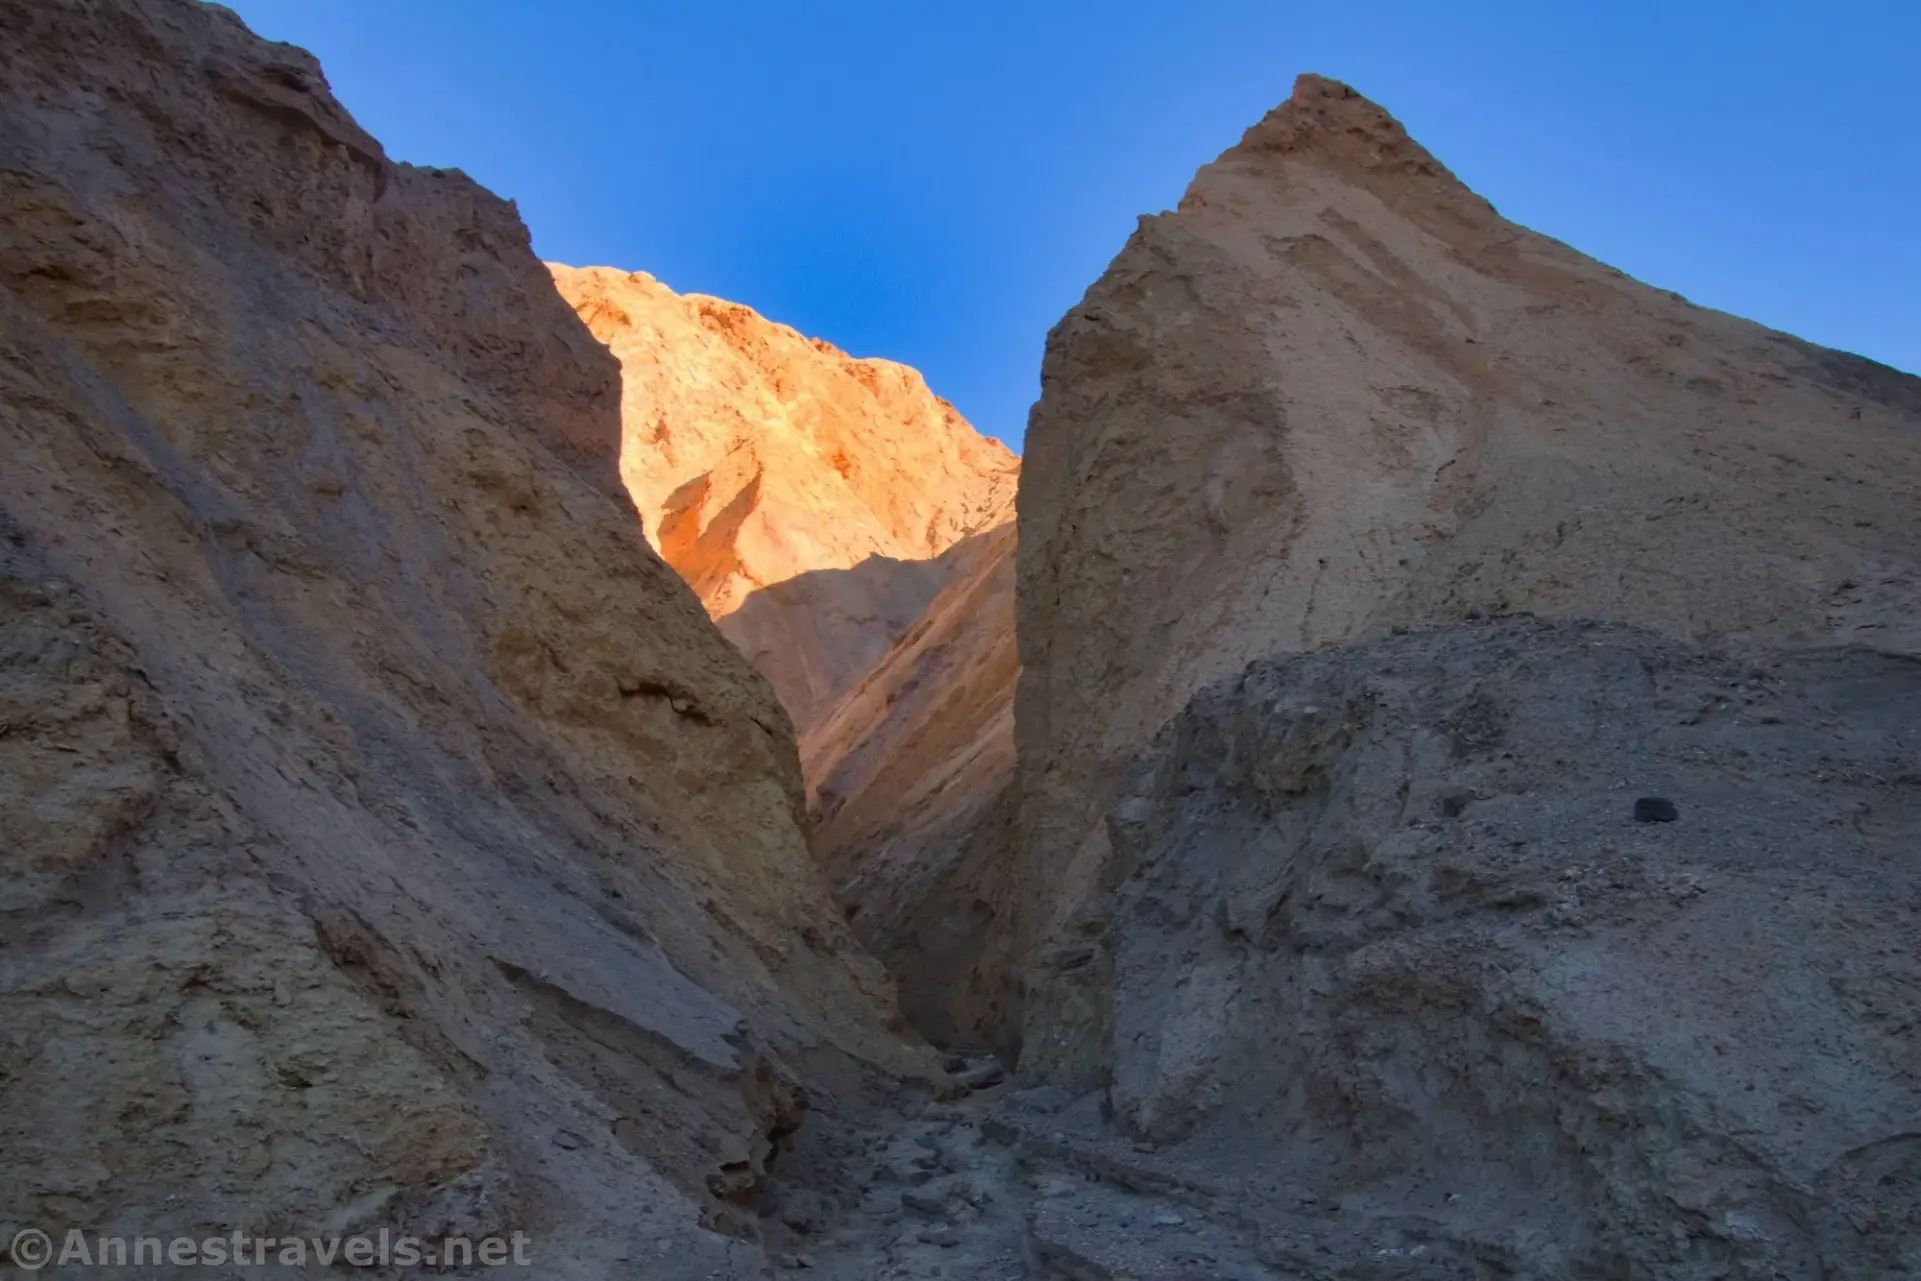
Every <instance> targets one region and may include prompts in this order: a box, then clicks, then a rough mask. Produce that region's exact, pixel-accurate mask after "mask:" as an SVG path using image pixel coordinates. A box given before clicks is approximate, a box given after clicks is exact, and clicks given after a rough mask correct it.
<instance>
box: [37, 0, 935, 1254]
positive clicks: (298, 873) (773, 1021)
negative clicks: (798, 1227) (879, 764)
mask: <svg viewBox="0 0 1921 1281" xmlns="http://www.w3.org/2000/svg"><path fill="white" fill-rule="evenodd" d="M0 29H4V30H5V31H6V32H7V37H6V39H5V41H4V42H0V139H4V142H0V151H3V152H4V157H3V158H0V457H4V458H5V460H6V461H5V465H4V466H3V467H0V514H3V515H4V527H3V528H0V536H3V537H0V571H4V572H3V573H0V580H3V584H0V831H4V833H5V839H4V843H3V844H0V911H4V912H5V914H6V920H7V921H8V925H7V931H8V936H7V938H6V944H7V946H6V947H5V948H4V949H0V1072H4V1077H5V1080H6V1081H7V1082H8V1087H7V1089H6V1090H5V1091H4V1092H0V1147H3V1148H4V1149H5V1151H6V1153H7V1160H6V1162H5V1168H4V1169H0V1213H3V1214H4V1215H5V1216H7V1217H8V1218H9V1220H12V1219H14V1218H15V1216H17V1217H18V1218H19V1219H22V1220H25V1221H27V1222H32V1223H36V1224H38V1225H39V1226H42V1227H44V1228H46V1229H48V1230H50V1231H55V1232H56V1236H57V1235H58V1231H59V1230H62V1229H64V1228H67V1227H83V1228H86V1229H88V1230H90V1231H101V1232H110V1231H124V1232H132V1231H136V1230H138V1231H142V1232H147V1233H154V1232H158V1233H160V1234H162V1235H168V1234H169V1233H170V1231H192V1232H194V1233H195V1234H196V1235H199V1234H200V1233H201V1231H202V1230H203V1229H208V1230H213V1231H225V1230H229V1229H236V1228H238V1229H246V1230H249V1231H254V1230H272V1229H276V1228H280V1229H290V1230H294V1231H302V1230H304V1231H311V1232H319V1231H325V1230H328V1229H329V1228H330V1227H333V1226H337V1225H339V1224H343V1223H349V1222H352V1223H367V1224H374V1223H379V1224H393V1225H395V1226H399V1227H401V1228H403V1229H412V1230H415V1231H423V1232H448V1231H463V1230H464V1231H468V1232H476V1231H481V1230H499V1229H505V1228H518V1229H522V1230H527V1231H530V1232H532V1233H534V1234H535V1237H536V1240H537V1241H538V1242H540V1243H541V1246H540V1251H539V1253H538V1255H537V1257H538V1258H539V1259H540V1261H541V1263H542V1265H543V1268H542V1270H543V1272H545V1273H550V1274H553V1275H559V1276H567V1275H604V1274H605V1270H606V1268H607V1266H608V1265H609V1260H610V1259H611V1258H613V1257H615V1255H614V1254H613V1253H612V1252H614V1251H624V1250H625V1248H626V1247H625V1245H624V1244H623V1243H624V1242H629V1241H645V1242H646V1243H647V1244H648V1247H649V1248H650V1249H652V1248H657V1247H658V1248H659V1249H660V1251H661V1258H662V1262H661V1264H660V1268H659V1269H658V1270H656V1271H654V1272H652V1273H650V1275H659V1276H663V1277H681V1276H699V1277H707V1276H710V1275H737V1274H740V1273H739V1271H738V1269H740V1268H748V1269H751V1268H752V1267H753V1266H754V1265H752V1264H751V1263H747V1264H738V1265H737V1264H734V1263H730V1262H729V1261H728V1260H729V1259H730V1258H731V1257H732V1256H731V1255H730V1253H729V1251H728V1248H727V1246H728V1243H726V1242H724V1241H722V1240H720V1239H719V1238H717V1237H715V1236H713V1235H711V1234H710V1233H708V1232H705V1231H704V1230H702V1229H700V1228H698V1227H697V1221H699V1220H702V1219H704V1220H705V1221H706V1222H708V1223H710V1224H713V1225H715V1226H719V1227H723V1228H728V1229H729V1230H735V1231H738V1230H743V1228H745V1227H747V1226H750V1225H751V1222H752V1208H751V1205H752V1200H753V1197H754V1195H755V1191H756V1187H757V1185H758V1184H759V1183H760V1181H761V1180H762V1179H763V1178H764V1176H765V1173H766V1170H767V1168H768V1162H769V1161H770V1159H772V1158H774V1156H775V1155H776V1151H777V1148H778V1147H779V1145H780V1144H782V1143H783V1142H784V1141H785V1139H786V1137H787V1136H788V1135H789V1134H790V1133H791V1131H792V1128H793V1126H794V1125H795V1123H796V1122H797V1121H798V1120H799V1119H800V1118H801V1116H802V1115H803V1114H804V1105H805V1100H806V1098H807V1097H808V1096H809V1095H810V1094H813V1093H816V1092H817V1091H821V1090H826V1091H831V1092H832V1093H833V1095H834V1097H835V1098H836V1099H838V1100H839V1101H840V1105H841V1107H842V1109H843V1110H844V1109H847V1108H850V1107H856V1106H857V1105H858V1101H859V1099H860V1097H861V1092H862V1090H863V1088H864V1083H871V1082H877V1081H879V1080H880V1079H881V1077H882V1075H883V1074H890V1073H896V1072H918V1071H921V1070H922V1068H923V1067H924V1065H925V1062H926V1060H925V1058H924V1057H923V1056H922V1055H921V1054H919V1053H916V1052H913V1051H910V1050H908V1049H906V1048H905V1047H904V1046H903V1045H902V1044H901V1043H900V1042H899V1041H898V1040H897V1039H896V1038H895V1037H894V1035H893V1033H892V1032H891V1031H890V1025H891V1026H897V1025H898V1015H897V1014H896V1013H895V1011H894V998H893V995H892V991H891V987H890V985H889V984H888V982H887V981H886V980H885V978H884V976H883V975H882V972H881V970H880V968H879V967H878V965H876V964H875V963H874V962H873V961H872V960H871V959H869V958H867V957H866V956H865V955H863V954H862V953H861V951H860V949H859V948H858V947H857V946H856V944H855V943H854V941H853V939H852V938H851V937H850V936H849V934H848V932H847V929H846V927H845V925H844V923H843V921H842V919H841V916H840V914H839V912H838V911H837V910H836V909H835V907H834V905H833V904H832V902H831V901H830V899H829V897H828V895H827V893H826V891H825V887H824V886H823V885H822V884H821V883H820V881H819V880H818V877H817V873H816V871H815V869H814V868H813V866H812V865H811V862H810V860H809V858H808V855H807V851H806V848H805V845H804V839H803V835H802V832H801V829H800V826H799V824H798V822H797V819H798V818H799V816H800V813H801V789H800V778H799V773H798V769H797V765H796V752H795V746H794V742H793V738H792V735H791V731H790V729H789V726H788V721H787V718H786V716H785V715H784V714H783V713H782V711H781V709H780V706H779V705H778V703H777V702H776V700H775V697H774V694H773V691H772V690H771V689H770V688H769V686H768V685H767V683H766V682H765V681H764V680H763V679H762V678H760V677H759V676H757V675H756V674H755V673H754V672H753V670H752V669H751V668H750V667H749V666H748V665H747V664H746V663H745V662H743V661H742V660H741V658H740V656H739V654H738V653H736V652H735V650H734V649H733V648H732V647H731V646H730V645H729V644H728V643H727V642H726V641H725V640H724V639H723V638H722V637H721V636H720V634H719V633H718V632H717V631H716V630H715V629H714V628H713V627H712V625H711V624H710V623H709V621H708V620H707V618H706V617H705V616H704V615H703V613H702V610H701V608H700V604H699V602H698V601H697V600H696V599H695V597H694V595H693V593H691V592H690V591H688V590H687V589H686V587H685V586H684V585H683V584H682V583H681V582H680V581H679V579H678V578H677V577H676V576H675V574H674V572H673V571H672V570H671V569H670V568H668V566H666V565H665V564H664V563H662V562H661V561H660V560H659V559H658V558H657V557H656V556H655V555H654V554H653V553H652V551H650V550H649V549H648V547H647V546H646V544H645V542H644V541H643V540H642V539H641V537H640V536H639V531H638V528H637V522H636V521H635V519H634V511H633V508H632V506H631V504H630V503H629V501H628V499H627V497H626V495H625V494H624V493H623V492H622V489H621V485H620V479H619V477H618V476H617V474H616V467H615V451H616V450H617V449H619V448H620V447H621V442H622V431H621V423H620V418H619V403H618V398H617V383H616V377H617V371H616V368H615V366H614V362H613V361H612V360H610V359H609V358H608V357H607V355H606V353H605V352H604V351H603V350H602V349H601V348H600V347H599V346H598V345H597V344H596V343H594V342H593V340H592V337H591V336H590V335H589V334H588V333H587V332H586V330H585V329H584V328H583V327H582V326H581V325H580V324H579V323H578V322H577V320H576V319H575V317H574V316H572V315H571V314H569V312H568V309H567V307H566V306H565V304H564V303H562V302H561V300H560V299H558V298H557V297H556V296H555V295H554V293H553V290H552V287H551V282H550V279H549V277H548V275H547V273H546V272H545V271H544V270H543V269H542V268H541V266H540V264H539V263H538V261H537V260H536V259H535V258H534V257H533V255H532V253H531V251H530V249H529V246H528V238H527V232H526V230H525V228H524V227H523V226H522V225H521V224H520V223H519V221H518V219H517V218H516V217H515V216H514V214H513V212H512V210H511V208H510V207H509V206H507V205H506V204H504V203H503V202H501V201H499V200H497V199H495V198H494V197H493V196H491V195H489V194H487V193H486V192H484V191H482V190H480V189H479V188H478V187H476V186H475V185H474V184H472V183H471V182H470V181H468V180H467V179H466V178H465V177H463V176H461V175H460V174H457V173H452V172H444V171H434V170H422V169H415V168H411V167H409V166H405V165H396V164H393V163H390V162H389V161H387V160H386V159H385V157H384V156H383V154H382V153H381V150H380V148H379V145H378V144H377V143H375V142H374V141H373V140H372V139H371V138H369V137H368V136H367V135H366V134H365V133H363V132H362V131H361V130H360V129H359V128H358V127H357V126H356V125H355V124H354V123H353V121H352V120H351V118H350V117H349V116H348V115H347V113H346V111H345V110H344V109H343V108H342V107H341V106H340V105H339V104H338V103H337V102H335V101H334V99H333V98H332V96H331V95H330V93H329V92H328V91H327V88H326V84H325V81H324V80H323V78H322V77H321V75H320V72H319V69H318V67H317V66H316V65H315V63H314V62H313V60H312V59H311V58H310V57H309V56H308V55H306V54H305V53H303V52H301V51H299V50H296V49H292V48H289V47H287V46H280V45H271V44H267V43H265V42H262V41H260V40H258V39H257V38H255V37H254V36H252V35H251V34H250V33H248V32H247V31H246V30H245V29H244V28H243V27H242V26H241V24H240V23H239V21H238V20H237V19H236V18H234V17H233V15H232V14H231V13H229V12H228V11H226V10H224V9H221V8H219V7H218V6H211V5H200V4H197V3H191V2H189V0H158V2H154V3H143V4H139V5H135V4H132V3H124V2H117V0H116V2H110V3H82V2H81V0H53V2H51V3H41V2H38V0H36V2H34V3H26V2H24V0H0ZM875 378H876V380H877V382H879V383H882V384H884V383H885V379H884V378H882V377H881V375H880V374H878V373H876V374H875ZM883 392H884V393H885V394H892V392H891V391H890V390H888V389H887V388H885V387H883ZM908 515H911V513H907V514H903V515H902V517H901V518H902V519H903V520H906V519H907V518H908ZM931 519H933V518H932V517H930V520H931ZM956 536H958V535H956ZM561 1150H564V1151H565V1152H566V1153H567V1156H566V1159H565V1160H564V1161H555V1160H551V1159H550V1158H551V1157H552V1156H553V1154H554V1153H555V1152H556V1151H561ZM0 1226H5V1225H0ZM651 1266H652V1265H651V1264H650V1267H651ZM756 1274H757V1273H756Z"/></svg>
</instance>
